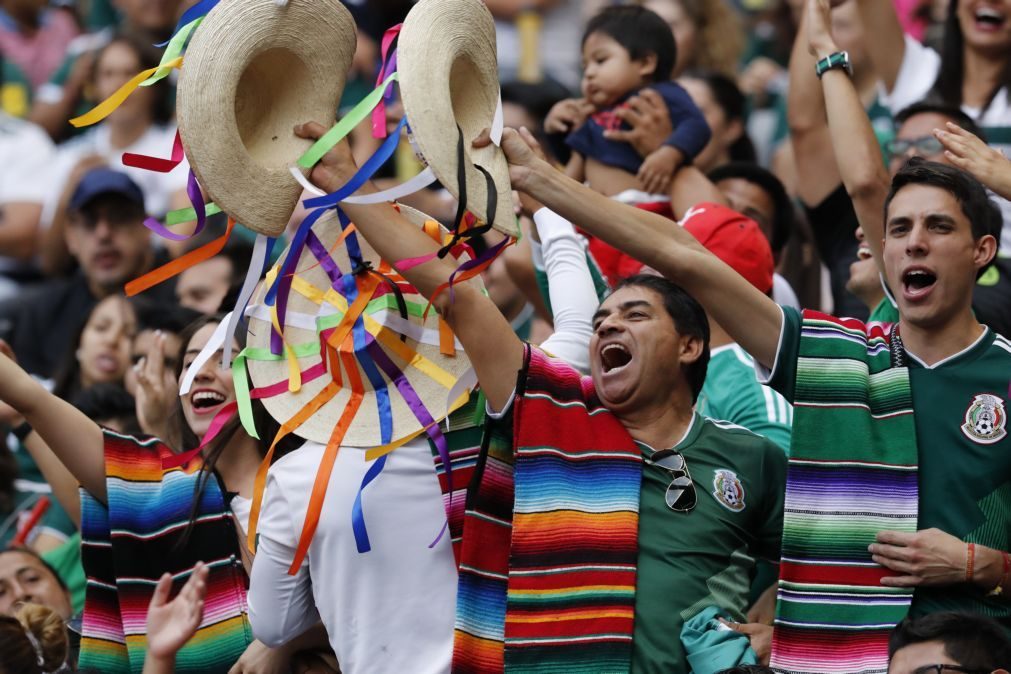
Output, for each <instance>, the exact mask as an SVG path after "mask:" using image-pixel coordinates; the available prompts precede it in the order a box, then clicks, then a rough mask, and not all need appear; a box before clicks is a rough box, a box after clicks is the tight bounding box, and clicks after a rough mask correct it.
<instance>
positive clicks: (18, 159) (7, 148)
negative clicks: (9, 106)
mask: <svg viewBox="0 0 1011 674" xmlns="http://www.w3.org/2000/svg"><path fill="white" fill-rule="evenodd" d="M54 151H55V150H54V148H53V143H52V141H50V140H49V136H47V135H46V132H45V131H43V130H42V129H40V128H39V127H37V126H35V125H34V124H32V123H31V122H26V121H25V120H22V119H18V118H16V117H11V116H10V115H8V114H7V113H5V112H2V111H0V207H2V206H3V205H4V204H10V203H23V202H27V203H38V204H42V203H44V202H45V200H46V198H47V195H48V194H50V193H51V192H52V186H51V185H50V184H49V181H48V180H47V175H48V171H49V167H50V166H51V165H52V162H53V153H54ZM28 267H30V264H28V263H26V262H21V261H19V260H15V259H13V258H8V257H4V256H0V274H2V273H5V272H14V271H18V270H20V269H25V268H28ZM14 289H16V286H12V287H11V290H14ZM2 294H6V293H0V295H2Z"/></svg>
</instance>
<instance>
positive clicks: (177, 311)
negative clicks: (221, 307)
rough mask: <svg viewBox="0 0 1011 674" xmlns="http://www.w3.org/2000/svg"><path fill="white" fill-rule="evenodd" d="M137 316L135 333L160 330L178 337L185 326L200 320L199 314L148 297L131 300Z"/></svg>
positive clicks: (172, 303) (186, 308)
mask: <svg viewBox="0 0 1011 674" xmlns="http://www.w3.org/2000/svg"><path fill="white" fill-rule="evenodd" d="M130 303H131V304H132V305H133V311H134V313H135V314H136V316H137V332H143V331H144V330H161V331H162V332H171V333H173V334H176V335H178V334H179V333H181V332H182V331H183V330H185V329H186V326H187V325H189V324H190V323H192V322H193V321H195V320H197V319H198V318H200V315H201V314H200V312H199V311H195V310H193V309H190V308H188V307H184V306H182V305H180V304H176V303H174V302H159V301H158V300H153V299H151V298H149V297H144V296H139V297H134V298H131V301H130Z"/></svg>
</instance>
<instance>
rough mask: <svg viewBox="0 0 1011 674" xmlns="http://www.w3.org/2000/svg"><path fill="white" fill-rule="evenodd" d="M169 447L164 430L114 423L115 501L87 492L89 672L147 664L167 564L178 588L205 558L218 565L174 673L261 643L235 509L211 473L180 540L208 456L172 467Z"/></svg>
mask: <svg viewBox="0 0 1011 674" xmlns="http://www.w3.org/2000/svg"><path fill="white" fill-rule="evenodd" d="M170 455H171V453H170V452H169V449H168V448H167V447H166V446H165V445H163V444H162V443H161V442H159V441H158V440H157V439H155V438H151V439H148V440H138V439H136V438H132V437H128V436H123V435H118V434H116V433H112V432H110V431H106V433H105V464H106V474H107V476H108V478H107V479H106V489H107V494H108V501H109V505H108V508H106V506H104V505H103V504H101V503H99V502H98V501H96V500H95V499H93V498H91V497H90V496H88V495H87V494H86V493H85V492H84V490H81V493H82V518H81V519H82V521H81V529H82V531H81V536H82V547H81V558H82V562H83V564H84V570H85V573H86V575H87V577H88V586H87V591H86V595H85V603H84V621H83V625H82V637H81V654H80V660H79V669H80V670H81V671H96V672H102V674H119V673H120V672H140V671H141V670H142V669H143V667H144V653H145V651H146V650H147V640H146V638H145V633H146V631H147V630H146V620H147V607H148V603H149V602H150V601H151V594H152V592H153V591H154V587H155V584H156V583H157V582H158V579H159V578H160V577H161V574H162V573H164V572H166V571H167V572H169V573H171V574H172V575H173V576H174V578H175V584H176V587H175V591H178V589H179V587H181V584H182V583H183V582H185V580H186V578H188V577H189V573H188V572H189V571H190V570H191V569H192V568H193V566H194V565H195V564H196V563H197V561H203V562H205V563H206V564H207V565H208V566H209V567H210V575H209V576H208V578H207V597H206V598H205V600H204V621H203V624H202V625H201V626H200V629H199V630H197V633H196V635H195V636H194V637H193V638H192V639H191V640H190V641H189V642H188V643H187V644H186V645H185V646H184V647H183V648H182V649H181V650H180V651H179V654H178V655H177V656H176V669H175V671H177V672H201V673H204V672H206V673H213V672H221V673H225V672H227V671H228V670H229V669H230V668H231V667H232V665H234V664H235V662H236V661H237V660H238V659H239V657H240V656H241V655H242V653H243V652H244V651H245V650H246V646H248V645H249V644H250V643H251V642H252V641H253V636H252V631H251V630H250V627H249V622H248V620H247V619H246V615H245V614H246V584H247V582H246V573H245V571H244V570H243V567H242V561H241V560H240V559H239V558H238V554H239V543H238V537H237V535H236V532H235V526H234V523H233V522H234V520H233V517H232V514H231V511H230V510H228V508H227V507H226V506H225V503H224V500H223V498H222V493H221V490H220V489H219V488H218V483H217V480H216V479H214V478H213V477H211V478H210V480H209V481H208V483H207V488H206V489H205V491H204V496H203V499H202V500H201V503H200V509H199V512H198V514H197V523H196V524H195V525H194V527H193V529H192V531H191V534H190V538H189V540H188V541H187V543H186V545H183V546H178V545H177V543H178V541H179V539H180V536H181V534H182V533H183V531H184V530H185V529H186V525H187V523H188V522H189V518H190V509H191V507H192V504H193V492H194V489H193V488H194V485H195V481H196V479H197V476H198V472H197V471H196V468H197V467H199V461H196V462H191V467H190V468H189V470H186V471H184V470H182V469H179V468H176V469H172V470H163V469H162V465H161V461H162V457H165V456H170ZM193 464H197V466H193Z"/></svg>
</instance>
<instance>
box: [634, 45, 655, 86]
mask: <svg viewBox="0 0 1011 674" xmlns="http://www.w3.org/2000/svg"><path fill="white" fill-rule="evenodd" d="M636 63H638V64H639V75H640V76H641V77H642V78H643V79H645V80H652V79H653V73H655V72H656V63H657V58H656V54H655V53H653V52H649V53H648V54H646V55H645V56H642V57H640V58H637V59H636Z"/></svg>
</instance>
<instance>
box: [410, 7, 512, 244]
mask: <svg viewBox="0 0 1011 674" xmlns="http://www.w3.org/2000/svg"><path fill="white" fill-rule="evenodd" d="M397 45H398V46H397V71H398V73H399V76H400V96H401V98H402V99H403V103H404V112H405V113H406V115H407V124H408V126H409V128H410V131H411V137H412V140H413V141H414V143H415V146H416V148H417V149H418V150H419V151H420V153H421V155H422V157H421V158H422V160H423V161H424V162H425V163H426V164H427V165H428V166H430V167H431V168H432V171H433V172H434V173H435V175H436V177H437V178H438V179H439V182H441V183H442V184H443V185H444V186H445V187H446V189H447V190H449V191H450V192H451V193H452V194H453V196H455V197H457V198H458V199H459V198H460V197H461V192H463V190H461V189H460V187H461V186H460V179H459V176H460V175H461V174H462V175H463V176H464V179H465V181H466V190H465V195H464V196H465V197H466V199H467V210H469V211H470V212H471V213H473V214H474V215H476V216H477V217H478V218H480V219H482V220H486V219H487V216H488V213H487V206H488V181H487V179H486V177H485V175H484V174H483V173H482V172H481V170H480V169H479V168H478V167H481V168H482V169H484V170H485V171H487V172H488V174H489V175H490V176H491V178H492V183H493V184H494V192H495V195H496V198H497V208H496V212H495V218H494V220H493V221H492V223H491V224H492V225H493V226H494V227H495V229H497V230H499V231H500V232H502V233H504V234H508V235H510V236H516V235H517V234H518V231H519V230H518V229H517V225H516V217H515V216H514V215H513V203H512V187H511V184H510V182H509V165H508V163H507V162H506V159H505V155H504V154H503V153H502V151H501V150H500V149H499V148H498V147H496V146H494V145H490V146H488V147H487V148H481V149H474V148H473V147H472V146H471V142H472V141H473V140H474V139H475V138H477V136H478V134H480V133H481V130H482V129H487V128H491V126H492V123H493V120H494V119H495V111H496V108H497V107H498V102H499V82H498V62H497V60H496V57H495V22H494V20H493V19H492V16H491V13H490V12H489V11H488V8H487V7H485V5H484V3H483V2H481V0H420V2H418V3H417V4H416V5H415V6H414V7H413V8H411V11H410V13H408V15H407V19H406V20H405V21H404V25H403V28H401V30H400V37H399V41H398V43H397ZM458 127H459V131H457V128H458ZM460 132H462V134H463V135H462V143H463V148H462V149H463V156H464V161H463V171H462V172H461V171H460V162H459V161H458V158H457V157H458V153H459V143H460V141H461V137H460Z"/></svg>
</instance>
